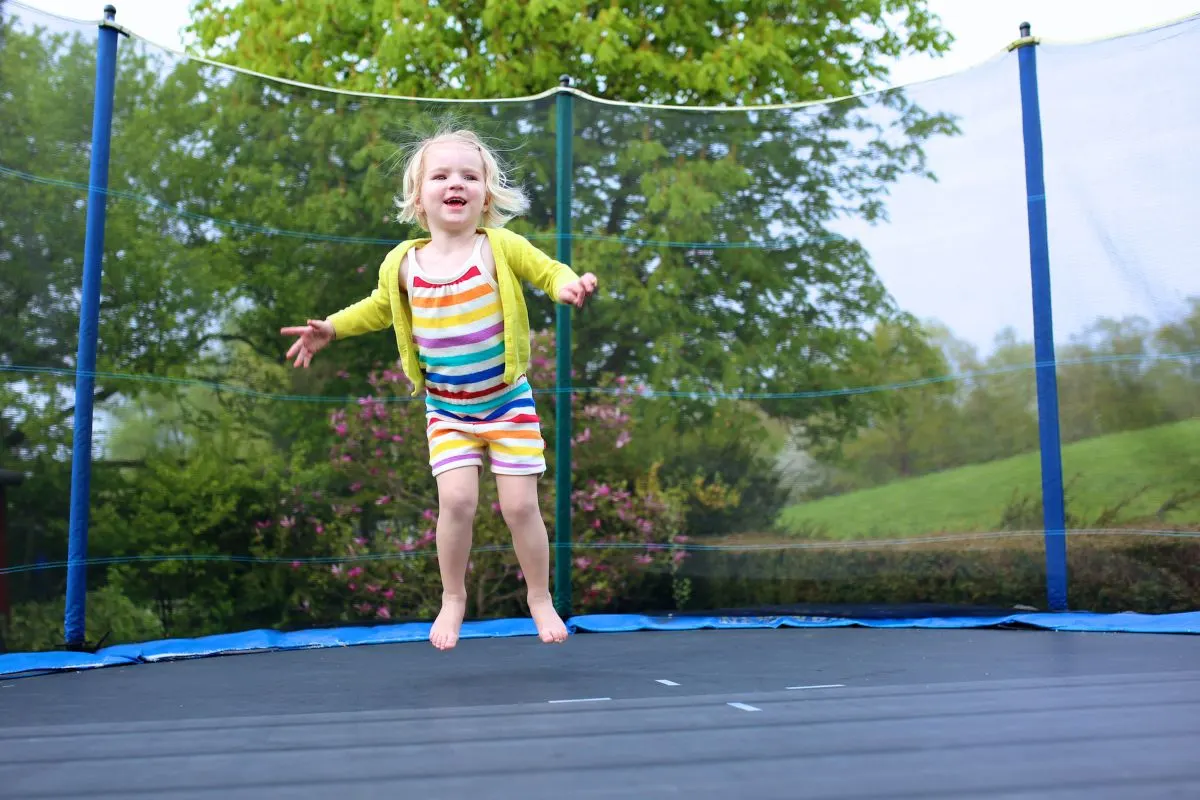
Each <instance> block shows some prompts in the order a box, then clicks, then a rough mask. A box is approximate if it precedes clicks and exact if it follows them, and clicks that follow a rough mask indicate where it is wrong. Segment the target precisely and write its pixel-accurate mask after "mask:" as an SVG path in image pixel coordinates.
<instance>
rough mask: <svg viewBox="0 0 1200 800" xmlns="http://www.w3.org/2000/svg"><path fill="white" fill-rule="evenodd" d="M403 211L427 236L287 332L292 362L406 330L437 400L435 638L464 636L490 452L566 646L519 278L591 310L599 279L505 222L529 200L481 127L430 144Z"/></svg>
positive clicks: (549, 622)
mask: <svg viewBox="0 0 1200 800" xmlns="http://www.w3.org/2000/svg"><path fill="white" fill-rule="evenodd" d="M398 204H399V206H400V220H401V221H402V222H408V221H412V220H416V221H417V222H418V223H419V224H420V225H421V227H422V228H424V229H425V230H427V231H428V232H429V237H428V238H422V239H414V240H409V241H406V242H403V243H401V244H400V245H398V246H397V247H396V248H395V249H393V250H392V251H391V252H390V253H388V255H387V257H386V258H385V259H384V261H383V264H382V266H381V267H380V269H379V285H378V286H377V287H376V288H375V290H374V291H373V292H372V293H371V295H370V296H369V297H366V298H364V299H363V300H360V301H359V302H357V303H355V304H353V305H351V306H349V307H347V308H345V309H343V310H341V311H338V312H337V313H335V314H332V315H331V316H329V317H328V318H326V319H324V320H308V323H307V325H301V326H297V327H289V328H283V329H282V333H283V334H284V335H285V336H296V337H299V338H297V340H296V341H295V342H294V343H293V344H292V346H291V348H290V349H289V350H288V351H287V357H288V358H289V359H291V358H293V357H295V362H294V366H296V367H308V365H309V364H310V363H312V358H313V355H314V354H315V353H317V352H318V351H319V350H321V349H322V348H323V347H325V346H326V345H327V344H329V343H330V342H332V341H333V340H334V339H335V338H343V339H344V338H346V337H348V336H358V335H360V334H364V333H369V332H373V331H379V330H382V329H383V328H386V327H388V326H389V325H390V326H391V327H392V328H393V329H394V331H395V335H396V343H397V345H398V346H399V350H400V363H401V366H402V368H403V370H404V374H405V375H406V376H407V377H408V379H409V380H410V381H411V382H412V383H413V385H414V387H415V388H414V391H413V394H414V395H415V394H417V393H419V392H420V391H421V389H424V390H425V393H426V394H425V412H426V421H427V428H426V431H427V436H428V440H429V464H430V468H431V470H432V472H433V475H434V477H435V479H436V481H437V487H438V506H439V508H438V520H437V552H438V565H439V568H440V571H441V577H442V607H441V611H440V612H439V613H438V616H437V619H436V620H434V623H433V626H432V628H431V629H430V632H429V640H430V642H431V643H432V644H433V646H434V647H437V648H438V649H442V650H446V649H449V648H452V647H454V645H455V644H456V643H457V641H458V635H459V630H460V628H461V627H462V621H463V614H464V612H465V610H466V600H467V592H466V570H467V560H468V558H469V555H470V551H471V527H472V523H473V521H474V517H475V507H476V504H477V502H478V496H479V478H480V473H481V472H482V469H483V451H484V450H487V452H488V458H489V461H490V463H491V469H492V473H493V474H494V475H495V477H496V486H497V489H498V491H499V494H500V509H501V513H502V514H503V516H504V521H505V523H506V524H507V525H508V527H509V530H510V531H511V533H512V538H513V545H514V547H515V549H516V552H517V559H518V560H519V561H520V564H521V570H522V571H523V572H524V574H525V581H526V585H527V587H528V602H529V611H530V616H532V617H533V621H534V624H535V625H536V626H537V630H538V635H539V636H540V637H541V639H542V641H544V642H563V641H565V640H566V638H567V628H566V626H565V625H564V624H563V621H562V619H561V618H560V617H559V615H558V613H557V612H556V611H555V610H554V605H553V603H552V601H551V598H550V585H549V584H550V548H549V541H548V537H547V533H546V526H545V524H544V523H543V522H542V515H541V509H540V507H539V505H538V497H537V482H538V478H539V477H540V476H541V475H542V473H543V472H545V470H546V461H545V458H544V455H543V450H544V448H545V442H544V441H543V440H542V436H541V428H540V425H539V422H538V416H537V411H536V408H535V407H534V402H533V394H532V392H531V391H530V387H529V384H528V382H527V381H526V379H525V370H526V366H527V364H528V361H529V350H530V340H529V339H530V337H529V317H528V311H527V310H526V306H525V298H524V295H523V294H522V289H521V285H520V279H522V278H523V279H525V280H528V281H530V282H531V283H533V284H534V285H536V286H537V287H539V288H540V289H542V290H543V291H544V292H546V293H547V294H548V295H549V296H550V297H552V298H554V299H556V300H557V301H558V302H560V303H564V304H571V305H574V306H575V307H577V308H582V307H583V304H584V301H585V300H586V299H587V298H588V297H589V296H590V295H591V294H592V293H593V292H595V290H596V276H595V275H593V274H591V273H587V274H585V275H583V276H582V277H580V276H579V275H576V274H575V272H573V271H572V270H571V268H570V267H568V266H566V265H565V264H561V263H559V262H557V261H555V260H553V259H551V258H550V257H548V256H546V255H545V254H543V253H542V252H541V251H540V250H538V249H537V248H535V247H534V246H533V245H532V244H530V243H529V242H528V241H527V240H525V239H524V238H522V237H521V236H519V235H517V234H515V233H512V232H510V231H506V230H504V229H503V228H502V227H501V226H503V225H504V223H505V222H507V221H508V220H510V219H512V218H513V217H515V216H518V215H520V214H521V213H523V212H524V211H525V210H526V208H527V207H528V201H527V200H526V198H525V196H524V194H522V192H521V191H520V189H517V188H515V187H513V186H511V185H509V183H508V180H507V178H506V176H505V175H504V174H503V172H502V171H501V169H500V168H499V165H498V163H497V160H496V157H495V156H494V155H493V154H492V153H491V151H489V150H488V148H487V147H486V146H485V145H484V144H483V142H482V141H481V140H480V139H479V137H478V136H476V135H475V134H474V133H472V132H470V131H465V130H457V131H453V132H450V133H442V134H439V135H435V136H433V137H431V138H429V139H426V140H425V141H423V142H422V143H421V144H420V146H419V147H418V148H417V150H416V152H415V153H414V154H413V155H412V157H411V159H410V160H409V162H408V165H407V166H406V168H405V171H404V181H403V193H402V197H401V198H400V199H399V201H398Z"/></svg>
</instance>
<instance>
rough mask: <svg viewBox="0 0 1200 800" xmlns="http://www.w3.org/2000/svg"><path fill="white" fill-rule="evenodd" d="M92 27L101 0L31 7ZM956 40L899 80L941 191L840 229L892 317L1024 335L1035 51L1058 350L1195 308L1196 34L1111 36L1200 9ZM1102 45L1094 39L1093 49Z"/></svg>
mask: <svg viewBox="0 0 1200 800" xmlns="http://www.w3.org/2000/svg"><path fill="white" fill-rule="evenodd" d="M23 2H25V4H27V5H31V6H33V7H35V8H39V9H42V10H44V11H49V12H52V13H57V14H62V15H65V16H69V17H75V18H81V19H97V18H99V17H100V16H101V14H102V9H103V6H104V2H103V0H23ZM113 2H114V5H115V6H116V7H117V21H118V22H119V23H121V24H122V25H124V26H125V27H127V28H129V29H131V30H132V31H134V32H135V33H136V34H138V35H139V36H141V37H142V38H144V39H148V40H150V41H151V42H154V43H157V44H160V45H163V46H166V47H168V48H171V49H183V47H184V41H183V39H182V29H183V28H184V27H185V26H186V25H187V23H188V6H189V5H190V0H113ZM929 7H930V9H931V10H932V11H933V12H934V13H935V14H937V15H938V16H939V17H940V19H941V21H942V24H943V25H944V26H945V27H946V28H947V29H948V30H949V31H950V33H951V34H953V36H954V37H955V43H954V45H953V47H952V49H951V51H950V52H949V54H947V55H945V56H943V57H940V58H936V59H935V58H928V57H906V58H902V59H900V60H899V61H898V62H897V63H896V64H895V65H893V68H892V84H893V85H905V86H908V87H909V92H910V95H911V96H912V97H913V98H914V99H916V100H917V101H918V102H919V103H920V104H921V105H922V107H924V108H926V109H927V110H931V111H944V112H948V113H952V114H954V115H955V116H956V117H957V118H958V121H959V125H960V127H961V129H962V134H961V135H960V136H956V137H949V138H942V139H939V140H936V141H934V142H932V143H931V144H930V145H929V146H928V147H927V149H926V154H927V158H928V162H929V167H930V168H931V169H932V170H933V171H934V172H935V174H936V175H937V177H938V182H936V183H935V182H933V181H930V180H928V179H924V178H917V177H903V178H901V179H900V180H898V181H897V182H896V183H895V185H894V186H893V187H892V188H891V191H890V197H889V198H888V202H887V207H888V213H889V217H890V219H889V221H888V222H887V223H884V224H880V225H877V226H873V227H868V226H866V225H864V224H862V223H860V222H857V221H854V220H849V221H846V222H844V223H842V225H841V227H839V231H840V232H843V233H846V234H848V235H853V236H856V237H858V238H859V239H860V240H861V241H862V242H863V243H864V244H865V245H866V247H867V248H868V250H869V252H870V253H871V256H872V259H873V262H874V265H875V268H876V270H877V271H878V273H879V274H880V276H881V278H882V279H883V281H884V283H885V285H886V286H887V288H888V289H889V291H890V292H891V293H892V295H893V296H894V297H895V298H896V300H897V301H898V303H899V304H900V305H901V307H903V308H905V309H906V310H908V311H911V312H912V313H914V314H916V315H917V316H919V317H921V318H924V319H930V320H936V321H938V322H941V323H943V324H945V325H947V326H948V327H949V328H950V329H951V330H952V331H953V332H954V333H955V335H956V336H958V337H959V338H961V339H965V340H967V341H969V342H971V343H972V344H975V345H976V346H977V347H978V348H979V349H980V350H981V351H984V352H986V351H988V350H989V349H990V347H991V343H992V341H993V339H994V337H995V336H996V335H997V334H998V333H1000V331H1001V330H1003V329H1004V328H1006V327H1011V328H1012V329H1013V330H1015V332H1016V334H1017V336H1018V337H1020V338H1021V339H1024V340H1029V339H1030V338H1031V337H1032V335H1033V325H1032V312H1031V301H1030V294H1031V284H1030V262H1029V239H1028V222H1027V205H1026V196H1027V194H1026V186H1025V174H1024V169H1025V162H1024V147H1023V139H1022V128H1021V99H1020V94H1019V84H1018V71H1017V55H1016V54H1015V53H1008V52H1006V47H1007V45H1009V44H1010V43H1011V42H1012V41H1013V40H1015V39H1016V38H1018V36H1019V25H1020V24H1021V23H1022V22H1029V23H1030V24H1031V25H1032V30H1033V34H1034V35H1035V36H1038V37H1040V38H1042V40H1043V45H1042V46H1040V47H1039V48H1038V50H1037V54H1038V55H1037V57H1038V71H1039V94H1040V103H1041V110H1042V129H1043V137H1044V147H1045V180H1046V207H1047V214H1048V217H1049V228H1050V261H1051V273H1052V281H1053V287H1054V289H1053V291H1054V325H1055V334H1056V340H1057V341H1059V342H1065V341H1067V340H1068V339H1069V338H1070V337H1072V336H1075V335H1078V334H1079V333H1080V332H1081V331H1083V330H1084V329H1085V328H1086V327H1087V326H1088V325H1090V324H1091V323H1092V322H1093V321H1095V320H1096V319H1097V318H1098V317H1101V316H1109V317H1122V316H1128V315H1140V316H1141V317H1143V318H1145V319H1146V320H1147V321H1148V322H1150V323H1151V324H1161V323H1163V322H1167V321H1171V320H1174V319H1176V318H1178V316H1179V315H1180V314H1181V313H1182V312H1183V309H1184V308H1185V303H1186V300H1187V298H1188V297H1193V296H1200V268H1198V264H1197V261H1200V230H1198V229H1197V227H1196V226H1195V225H1194V224H1193V223H1192V221H1191V217H1190V213H1189V209H1195V208H1197V207H1200V151H1198V150H1197V148H1196V147H1195V145H1194V142H1195V141H1197V140H1200V88H1197V87H1198V86H1200V84H1196V83H1195V81H1194V80H1192V81H1191V82H1189V81H1188V80H1187V77H1186V76H1188V75H1191V76H1194V75H1195V74H1196V72H1197V67H1200V55H1197V54H1200V21H1197V22H1194V23H1190V24H1189V25H1187V26H1178V27H1176V28H1171V29H1167V30H1164V31H1158V32H1155V33H1149V34H1141V35H1138V36H1134V37H1128V38H1117V39H1112V38H1110V37H1117V36H1120V35H1121V34H1127V33H1130V32H1132V31H1138V30H1144V29H1147V28H1152V27H1154V26H1158V25H1161V24H1163V23H1165V22H1168V21H1172V20H1177V19H1179V18H1181V17H1185V16H1188V15H1191V14H1197V13H1200V0H1152V1H1151V2H1142V3H1130V2H1128V0H930V2H929ZM1095 40H1102V41H1099V42H1096V41H1095Z"/></svg>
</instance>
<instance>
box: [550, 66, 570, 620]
mask: <svg viewBox="0 0 1200 800" xmlns="http://www.w3.org/2000/svg"><path fill="white" fill-rule="evenodd" d="M559 82H560V83H561V84H562V85H563V86H564V87H566V86H570V85H571V78H570V76H569V75H563V76H562V77H561V78H560V79H559ZM574 99H575V98H574V96H573V95H572V94H571V93H570V92H559V93H558V98H557V111H558V124H557V128H558V135H557V139H556V146H555V151H556V153H557V156H556V158H555V162H556V164H555V167H556V168H555V182H556V184H557V186H558V192H557V197H556V201H557V202H556V203H555V213H554V218H555V220H556V222H557V228H558V250H557V253H556V255H557V258H558V260H559V261H561V262H562V263H564V264H567V265H569V264H570V263H571V182H572V180H574V178H573V175H572V159H573V156H572V152H571V139H572V137H573V136H574V134H575V121H574V102H573V101H574ZM556 310H557V320H556V321H557V332H556V334H555V340H556V344H557V346H558V352H557V354H556V355H557V359H556V362H555V365H556V369H557V381H556V383H557V387H556V388H557V392H556V393H555V401H554V402H555V404H554V454H555V455H554V460H555V481H554V491H555V498H554V500H555V507H554V607H555V608H556V609H557V610H558V613H559V614H560V615H561V616H563V617H566V616H568V615H569V614H570V613H571V307H570V306H566V305H562V304H559V305H558V306H557V309H556Z"/></svg>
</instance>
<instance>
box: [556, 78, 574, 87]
mask: <svg viewBox="0 0 1200 800" xmlns="http://www.w3.org/2000/svg"><path fill="white" fill-rule="evenodd" d="M558 85H559V86H570V85H571V76H570V75H559V76H558Z"/></svg>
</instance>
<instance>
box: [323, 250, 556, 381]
mask: <svg viewBox="0 0 1200 800" xmlns="http://www.w3.org/2000/svg"><path fill="white" fill-rule="evenodd" d="M480 231H481V232H483V233H486V234H487V237H488V242H489V243H491V246H492V255H493V257H494V258H495V260H496V277H497V279H498V280H497V283H498V284H499V286H500V307H501V309H502V310H503V312H504V380H505V381H506V382H508V383H512V382H513V381H515V380H516V379H517V378H518V377H519V376H521V375H523V374H525V372H526V370H527V369H528V367H529V309H528V308H527V307H526V305H525V295H524V292H522V290H521V283H520V279H525V280H527V281H529V282H530V283H532V284H533V285H534V286H537V287H538V288H540V289H541V290H542V291H544V292H545V293H546V294H548V295H549V296H550V299H551V300H552V301H554V302H555V303H557V302H559V300H558V292H559V290H560V289H561V288H562V287H563V286H565V285H566V284H568V283H570V282H571V281H575V280H579V276H578V275H576V274H575V272H574V270H572V269H571V268H570V267H568V266H567V265H566V264H563V263H560V262H558V261H555V260H554V259H552V258H550V257H549V256H548V255H546V254H545V253H543V252H542V251H541V250H538V249H537V248H536V247H534V246H533V245H532V244H530V243H529V241H528V240H527V239H525V238H524V237H523V236H521V235H519V234H516V233H513V232H512V231H508V230H504V229H503V228H480ZM428 242H429V239H410V240H408V241H406V242H401V243H400V244H398V245H396V247H395V248H393V249H392V251H391V252H389V253H388V254H387V256H386V257H385V258H384V259H383V264H381V265H380V267H379V285H378V286H376V287H375V290H374V291H372V292H371V294H370V295H369V296H368V297H364V298H363V299H362V300H359V301H358V302H357V303H354V304H353V305H350V306H347V307H346V308H343V309H342V310H341V311H338V312H336V313H334V314H331V315H330V316H329V317H328V318H327V320H328V322H330V323H331V324H332V325H333V329H334V333H335V338H337V339H345V338H346V337H348V336H358V335H360V334H364V333H373V332H375V331H380V330H383V329H384V328H386V327H387V326H388V325H391V326H392V327H393V328H394V329H395V331H396V344H397V345H399V347H400V365H401V368H402V369H403V370H404V374H405V376H407V377H408V379H409V380H410V381H412V384H413V387H414V388H413V394H414V395H415V394H417V393H419V392H420V391H421V389H423V388H424V386H425V375H424V373H423V372H422V371H421V366H420V363H419V362H418V360H417V346H416V343H415V342H414V341H413V334H412V307H411V306H410V305H409V303H408V294H407V292H403V291H401V288H400V264H401V263H402V262H403V261H404V257H405V255H407V254H408V251H409V250H410V249H412V248H413V247H414V246H418V245H424V244H427V243H428ZM397 311H399V312H400V313H396V312H397Z"/></svg>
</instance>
